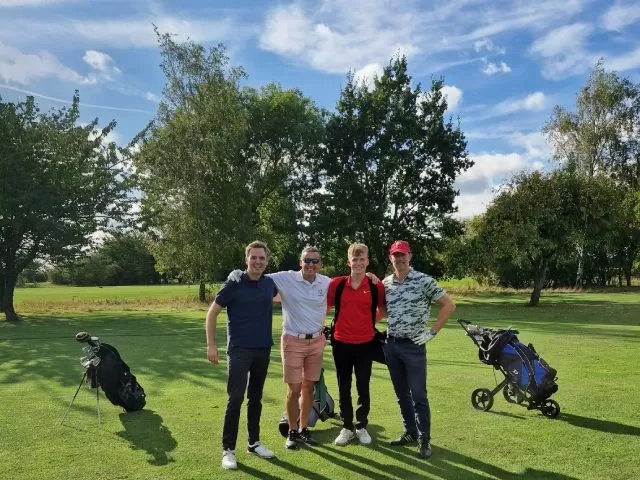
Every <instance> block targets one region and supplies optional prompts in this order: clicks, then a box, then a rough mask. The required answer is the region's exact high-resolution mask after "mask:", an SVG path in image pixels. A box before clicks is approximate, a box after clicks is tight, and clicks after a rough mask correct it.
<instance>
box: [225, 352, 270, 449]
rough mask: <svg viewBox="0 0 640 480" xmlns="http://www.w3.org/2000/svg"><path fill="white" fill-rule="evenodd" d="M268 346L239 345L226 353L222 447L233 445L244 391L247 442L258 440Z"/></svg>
mask: <svg viewBox="0 0 640 480" xmlns="http://www.w3.org/2000/svg"><path fill="white" fill-rule="evenodd" d="M270 358H271V347H268V348H238V347H234V348H233V349H232V350H231V351H230V352H228V353H227V373H228V374H229V379H228V380H227V394H228V396H229V399H228V401H227V409H226V411H225V413H224V428H223V430H222V448H223V449H231V450H235V449H236V440H237V439H238V424H239V422H240V407H241V406H242V402H243V401H244V392H245V391H246V392H247V430H248V434H249V444H250V445H251V444H253V443H255V442H257V441H258V440H260V414H261V413H262V387H264V381H265V380H266V378H267V370H268V369H269V360H270Z"/></svg>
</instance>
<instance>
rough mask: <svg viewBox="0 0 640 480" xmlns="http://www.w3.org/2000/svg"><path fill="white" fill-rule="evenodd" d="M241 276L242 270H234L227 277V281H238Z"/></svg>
mask: <svg viewBox="0 0 640 480" xmlns="http://www.w3.org/2000/svg"><path fill="white" fill-rule="evenodd" d="M241 278H242V270H234V271H233V272H231V273H230V274H229V276H228V277H227V282H239V281H240V279H241Z"/></svg>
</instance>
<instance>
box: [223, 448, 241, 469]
mask: <svg viewBox="0 0 640 480" xmlns="http://www.w3.org/2000/svg"><path fill="white" fill-rule="evenodd" d="M222 468H224V469H225V470H235V469H236V468H238V462H237V460H236V452H234V451H233V450H223V451H222Z"/></svg>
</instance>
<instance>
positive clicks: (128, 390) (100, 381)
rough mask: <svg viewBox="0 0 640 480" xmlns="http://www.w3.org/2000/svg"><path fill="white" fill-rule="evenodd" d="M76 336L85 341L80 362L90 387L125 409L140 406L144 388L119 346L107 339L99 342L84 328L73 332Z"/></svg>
mask: <svg viewBox="0 0 640 480" xmlns="http://www.w3.org/2000/svg"><path fill="white" fill-rule="evenodd" d="M76 340H78V341H79V342H86V343H87V346H86V347H84V349H83V350H84V352H85V353H86V354H87V355H86V356H85V357H84V358H83V359H82V362H81V363H82V366H83V367H84V368H85V371H86V374H87V383H89V384H90V385H91V388H98V387H100V388H102V391H103V392H104V394H105V396H106V397H107V399H108V400H109V401H110V402H111V403H113V404H114V405H119V406H121V407H122V408H124V409H125V410H126V411H127V412H134V411H136V410H141V409H142V408H143V407H144V406H145V404H146V403H147V402H146V395H145V393H144V389H143V388H142V386H140V384H139V383H138V381H137V380H136V377H135V375H133V374H132V373H131V370H130V368H129V365H127V364H126V363H125V362H124V360H122V358H121V357H120V353H118V350H116V348H115V347H114V346H112V345H109V344H108V343H100V341H99V339H98V337H92V336H91V335H89V334H88V333H87V332H79V333H78V334H76Z"/></svg>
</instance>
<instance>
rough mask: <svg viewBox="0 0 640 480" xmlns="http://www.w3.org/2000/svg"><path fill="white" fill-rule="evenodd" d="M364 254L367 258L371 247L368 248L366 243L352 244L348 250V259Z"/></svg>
mask: <svg viewBox="0 0 640 480" xmlns="http://www.w3.org/2000/svg"><path fill="white" fill-rule="evenodd" d="M363 254H364V255H366V256H367V257H368V256H369V247H367V246H366V245H365V244H364V243H352V244H351V245H349V250H347V259H350V258H351V257H357V256H359V255H363Z"/></svg>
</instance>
